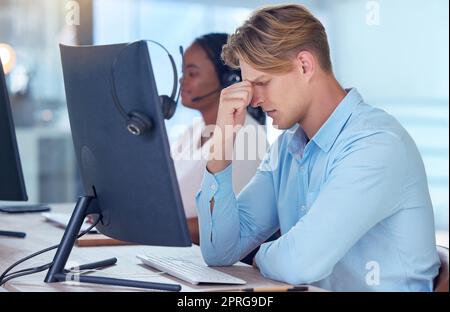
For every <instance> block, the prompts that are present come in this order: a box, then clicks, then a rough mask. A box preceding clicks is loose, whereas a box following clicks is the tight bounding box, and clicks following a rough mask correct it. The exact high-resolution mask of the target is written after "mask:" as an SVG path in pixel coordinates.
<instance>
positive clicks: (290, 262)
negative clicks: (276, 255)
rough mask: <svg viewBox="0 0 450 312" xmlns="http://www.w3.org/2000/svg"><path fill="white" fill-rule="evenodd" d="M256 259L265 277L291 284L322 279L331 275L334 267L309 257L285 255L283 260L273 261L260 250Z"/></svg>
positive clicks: (307, 282)
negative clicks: (260, 252)
mask: <svg viewBox="0 0 450 312" xmlns="http://www.w3.org/2000/svg"><path fill="white" fill-rule="evenodd" d="M309 258H310V257H309ZM255 260H256V265H257V266H258V268H259V270H260V272H261V274H262V275H263V276H264V277H266V278H270V279H273V280H277V281H280V282H284V283H288V284H291V285H300V284H311V283H314V282H317V281H320V280H322V279H324V278H326V277H327V276H328V275H330V274H331V272H332V269H333V268H332V266H328V265H326V264H325V263H324V261H320V260H318V259H315V260H314V259H311V258H310V259H308V257H285V258H283V261H281V262H278V263H273V262H271V261H268V260H267V259H266V258H265V257H264V256H263V255H262V254H259V252H258V253H257V255H256V257H255ZM269 262H270V263H269Z"/></svg>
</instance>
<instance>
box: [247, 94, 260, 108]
mask: <svg viewBox="0 0 450 312" xmlns="http://www.w3.org/2000/svg"><path fill="white" fill-rule="evenodd" d="M262 102H263V100H262V99H261V97H260V96H258V95H256V94H253V98H252V100H251V101H250V105H251V106H252V107H254V108H257V107H259V106H261V103H262Z"/></svg>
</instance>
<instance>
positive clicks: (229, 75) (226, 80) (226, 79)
mask: <svg viewBox="0 0 450 312" xmlns="http://www.w3.org/2000/svg"><path fill="white" fill-rule="evenodd" d="M239 81H241V77H240V76H239V75H238V74H236V73H233V72H226V73H225V74H223V76H222V86H223V87H224V88H227V87H229V86H231V85H233V84H235V83H237V82H239Z"/></svg>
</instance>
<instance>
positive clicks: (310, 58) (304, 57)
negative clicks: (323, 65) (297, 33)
mask: <svg viewBox="0 0 450 312" xmlns="http://www.w3.org/2000/svg"><path fill="white" fill-rule="evenodd" d="M295 61H296V66H297V69H298V70H299V71H300V73H301V74H302V75H304V76H305V78H307V79H308V80H309V79H310V78H311V77H312V75H313V74H314V71H315V69H316V60H315V58H314V55H313V54H312V53H311V52H309V51H300V52H299V53H298V54H297V57H296V59H295Z"/></svg>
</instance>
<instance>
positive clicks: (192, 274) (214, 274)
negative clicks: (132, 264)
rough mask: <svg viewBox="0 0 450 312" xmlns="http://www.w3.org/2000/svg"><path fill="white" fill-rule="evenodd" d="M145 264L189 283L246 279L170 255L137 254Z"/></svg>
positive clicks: (228, 281) (234, 282)
mask: <svg viewBox="0 0 450 312" xmlns="http://www.w3.org/2000/svg"><path fill="white" fill-rule="evenodd" d="M137 258H138V259H140V260H141V261H142V262H143V263H144V264H145V265H148V266H149V267H152V268H155V269H157V270H159V271H162V272H164V273H167V274H169V275H172V276H175V277H177V278H179V279H181V280H183V281H186V282H189V283H191V284H195V285H197V284H203V283H207V284H233V285H244V284H247V282H246V281H244V280H242V279H240V278H237V277H234V276H231V275H229V274H226V273H222V272H220V271H218V270H214V269H212V268H210V267H208V266H206V265H202V264H198V263H194V262H192V261H189V260H186V259H181V258H174V257H170V256H155V255H138V256H137Z"/></svg>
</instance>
